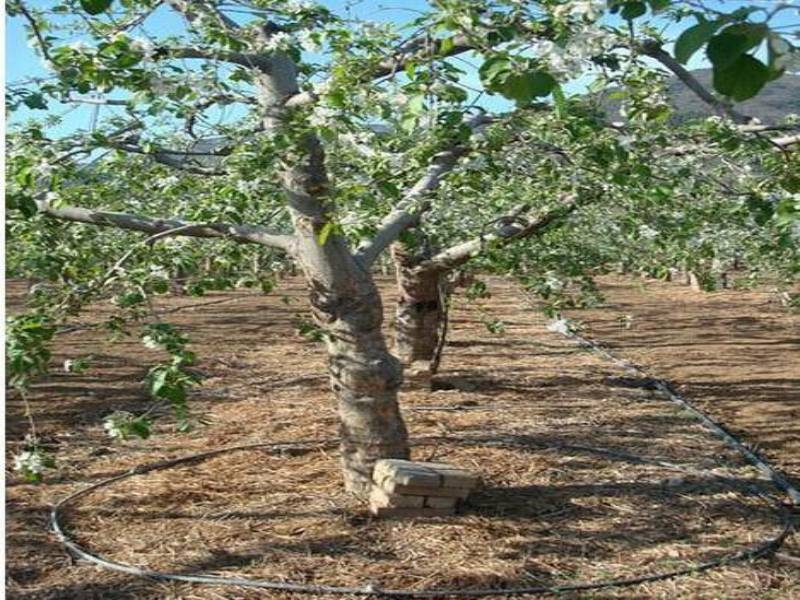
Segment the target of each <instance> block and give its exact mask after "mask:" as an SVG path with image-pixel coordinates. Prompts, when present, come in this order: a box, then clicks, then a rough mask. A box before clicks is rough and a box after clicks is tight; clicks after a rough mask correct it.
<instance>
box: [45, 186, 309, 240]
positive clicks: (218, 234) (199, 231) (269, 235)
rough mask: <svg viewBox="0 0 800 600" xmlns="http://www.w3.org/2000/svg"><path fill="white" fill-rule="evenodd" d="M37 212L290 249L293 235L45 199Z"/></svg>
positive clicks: (151, 231) (150, 231) (105, 224)
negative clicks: (96, 208)
mask: <svg viewBox="0 0 800 600" xmlns="http://www.w3.org/2000/svg"><path fill="white" fill-rule="evenodd" d="M36 204H37V206H38V208H39V212H41V213H43V214H46V215H47V216H49V217H53V218H56V219H61V220H63V221H74V222H76V223H88V224H91V225H99V226H101V227H117V228H119V229H128V230H132V231H141V232H144V233H147V234H150V235H151V236H154V235H158V234H162V233H163V234H165V235H166V234H168V235H181V236H188V237H196V238H228V239H231V240H234V241H236V242H242V243H251V244H260V245H262V246H269V247H271V248H279V249H281V250H284V251H286V252H289V253H291V252H292V249H293V245H294V236H291V235H284V234H279V233H273V232H270V231H268V230H266V229H263V228H261V227H257V226H254V225H239V224H233V223H197V224H194V223H190V222H187V221H184V220H181V219H157V218H153V217H146V216H141V215H134V214H130V213H120V212H110V211H104V210H95V209H91V208H84V207H81V206H62V207H59V208H54V207H53V206H50V204H48V203H47V202H46V201H45V200H43V199H40V200H37V202H36Z"/></svg>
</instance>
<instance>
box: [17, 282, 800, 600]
mask: <svg viewBox="0 0 800 600" xmlns="http://www.w3.org/2000/svg"><path fill="white" fill-rule="evenodd" d="M491 283H492V285H491V290H492V292H493V295H492V297H491V298H490V299H487V300H483V301H481V303H480V306H475V305H470V304H469V303H468V302H467V301H466V300H465V299H463V298H459V299H458V300H457V302H456V307H455V309H454V311H453V315H452V322H451V339H450V343H449V345H448V347H447V349H446V354H445V359H444V361H443V364H442V369H441V373H440V375H439V377H438V378H437V381H436V386H435V387H436V388H437V389H436V391H425V390H408V391H406V392H405V393H404V394H403V398H402V404H403V409H404V415H405V417H406V419H407V422H408V425H409V429H410V431H411V432H412V434H413V435H414V436H415V438H416V439H417V443H416V445H415V448H414V453H415V457H416V458H418V459H435V460H441V461H447V462H453V463H455V464H458V465H462V466H464V467H468V468H471V469H474V470H476V471H478V472H479V473H481V475H482V476H483V477H484V480H485V482H486V486H485V488H484V489H483V490H482V491H481V492H480V493H479V494H477V495H476V496H475V497H474V498H473V499H472V501H471V502H470V503H469V505H468V506H466V507H465V509H464V511H463V513H462V514H461V515H458V516H455V517H444V518H431V519H418V520H408V521H388V520H387V521H380V520H373V519H370V518H369V517H368V515H367V514H366V511H365V508H364V506H362V505H361V504H359V503H357V502H354V501H353V499H351V498H350V497H348V496H347V495H345V494H344V493H343V492H342V488H341V485H340V480H339V475H338V467H337V457H336V452H335V448H334V449H331V448H328V447H312V448H311V449H310V450H309V451H306V452H282V453H281V452H273V451H270V450H269V449H252V450H242V451H236V452H231V453H227V454H222V455H218V456H216V457H213V458H210V459H207V460H203V461H199V462H197V463H193V464H187V465H182V466H177V467H175V468H171V469H166V470H160V471H153V472H150V473H147V474H144V475H140V476H137V477H134V478H130V479H126V480H124V481H121V482H119V483H117V484H115V485H113V486H110V487H108V488H104V489H102V490H99V491H97V492H96V493H93V494H91V495H89V496H87V497H85V498H83V499H81V500H80V501H78V502H77V503H76V504H75V506H74V507H73V508H71V509H70V510H69V511H68V514H67V519H68V524H69V528H70V530H71V531H72V532H73V534H74V536H75V538H76V539H77V540H78V541H79V542H81V543H82V544H84V545H85V546H86V547H88V548H90V549H92V550H93V551H95V552H98V553H101V554H103V555H105V556H107V557H109V558H111V559H113V560H117V561H120V562H127V563H130V564H134V565H138V566H141V567H146V568H151V569H160V570H165V571H173V572H179V573H195V572H205V573H213V574H218V575H228V576H242V577H251V578H266V579H273V580H283V581H292V582H301V583H310V584H328V585H342V586H352V585H357V586H363V585H366V584H368V583H373V584H374V585H376V586H378V587H382V588H406V589H410V590H426V589H433V588H458V589H464V588H501V587H517V586H532V585H542V584H544V585H558V584H561V583H565V582H570V581H573V580H590V579H592V580H593V579H599V580H607V579H614V578H620V577H623V578H624V577H630V576H635V575H640V574H647V573H655V572H660V571H665V570H671V569H675V568H679V567H682V566H686V565H692V564H696V563H698V562H702V561H706V560H709V559H713V558H715V557H719V556H723V555H726V554H729V553H731V552H734V551H736V550H737V549H740V548H742V547H745V546H750V545H753V544H756V543H758V542H759V541H760V540H763V539H765V538H768V537H770V536H773V535H775V534H777V532H778V531H779V530H780V526H781V518H780V515H778V514H777V513H776V511H775V510H774V508H773V507H771V506H770V505H769V504H768V503H765V502H764V500H763V499H762V498H760V497H758V496H756V495H754V494H753V493H752V485H753V484H754V483H759V481H760V480H759V476H758V474H757V473H756V472H755V471H754V470H753V469H752V468H751V467H749V466H748V465H747V464H745V463H743V461H742V460H741V459H740V458H739V457H738V456H737V455H736V454H735V453H733V452H731V451H729V450H728V449H727V448H725V447H724V446H723V445H722V444H721V443H720V442H719V441H718V440H717V439H716V438H714V436H713V435H711V434H709V433H708V432H706V431H705V430H704V429H703V428H702V427H701V426H700V425H699V424H698V423H696V422H695V421H694V420H693V419H691V418H689V416H688V415H686V414H683V413H681V412H680V411H679V410H678V409H676V408H675V407H674V406H673V405H672V404H670V403H668V402H666V401H664V400H662V399H659V398H657V397H655V396H654V395H653V392H651V391H650V390H648V389H645V388H642V387H630V386H629V385H626V384H623V383H621V381H622V380H621V379H619V378H620V377H622V376H627V374H625V373H622V372H620V371H619V370H618V369H617V368H615V367H614V366H613V365H610V364H609V363H608V362H606V361H603V360H602V359H600V358H598V357H597V356H594V355H592V354H589V353H587V352H586V351H584V350H582V349H580V348H578V347H576V346H575V345H574V344H572V343H571V342H569V341H567V340H565V339H562V338H560V337H559V336H558V335H556V334H552V333H548V332H547V331H546V330H545V328H544V324H545V321H544V320H543V318H542V317H541V316H540V315H539V314H538V313H536V312H534V311H532V310H530V309H529V308H526V307H525V304H524V303H523V301H522V300H521V298H520V296H519V294H518V291H517V290H516V289H515V288H514V287H513V286H512V285H510V284H508V283H506V282H503V281H500V280H493V281H492V282H491ZM387 287H388V284H387ZM217 300H219V301H220V302H216V301H217ZM210 302H214V303H210ZM162 305H163V308H165V309H173V308H179V307H184V308H183V309H182V310H177V311H174V312H172V313H170V314H169V316H168V319H169V320H170V321H171V322H175V323H176V324H178V325H180V326H182V327H184V328H186V329H187V331H188V333H189V334H190V335H191V337H192V339H193V340H194V344H195V347H196V350H197V351H198V353H199V354H200V356H201V357H202V359H203V362H202V364H201V365H200V367H201V369H202V370H203V371H204V372H205V373H206V375H207V376H208V379H207V380H206V381H205V383H204V385H203V387H202V388H201V389H200V390H198V392H197V394H196V398H195V402H194V405H195V406H196V407H197V408H198V410H203V411H205V413H206V415H207V418H208V425H206V426H204V427H202V428H199V429H197V430H196V431H195V432H193V433H191V434H189V435H176V434H173V433H170V432H169V431H168V427H167V426H166V425H164V426H163V428H164V431H163V432H162V433H161V434H160V435H158V436H157V437H155V438H154V439H152V440H150V441H146V442H142V441H129V442H125V443H123V444H111V443H110V442H109V441H108V440H107V439H105V438H103V434H102V431H101V427H100V425H99V423H100V421H101V417H102V416H103V415H104V414H106V413H107V412H109V411H110V410H112V409H127V410H130V409H132V408H135V407H137V406H142V405H143V403H144V399H143V397H142V395H141V392H140V388H139V385H138V383H137V381H138V379H140V378H141V376H142V374H143V372H144V369H145V368H146V364H147V363H146V360H147V358H148V356H146V355H144V354H143V353H142V351H141V346H140V345H139V344H138V343H137V342H136V341H128V342H123V343H121V344H116V345H108V344H107V343H106V342H105V340H104V337H103V335H102V333H101V332H99V331H96V330H93V329H88V330H79V331H75V332H73V333H68V334H64V335H62V336H60V337H59V342H58V343H59V357H58V358H61V354H63V355H64V357H66V356H69V355H73V354H75V353H80V354H87V353H92V354H94V355H95V357H96V362H95V366H94V367H93V369H92V370H91V371H90V372H89V373H87V374H84V375H80V376H77V375H58V376H53V377H52V378H50V379H48V380H46V381H44V382H42V383H41V384H39V385H38V386H37V390H36V393H35V394H34V398H33V404H34V410H35V411H36V414H37V418H38V420H39V421H40V426H41V427H42V430H43V434H44V436H45V439H46V440H47V441H48V443H49V444H50V445H51V447H52V449H53V450H55V451H57V452H58V456H59V459H60V467H59V471H58V473H57V474H56V475H54V476H52V477H50V478H49V479H48V481H47V482H46V483H45V484H43V485H40V486H30V485H24V484H22V483H20V482H18V481H17V480H16V479H15V478H14V476H12V477H10V479H9V487H8V498H9V500H8V517H9V521H8V528H7V538H8V539H7V546H8V577H9V581H8V591H9V597H14V598H31V599H33V598H37V599H40V598H42V599H43V598H79V599H83V598H186V599H189V598H263V597H270V598H272V597H275V598H278V597H289V596H290V595H288V594H286V595H281V594H277V593H274V592H263V591H258V590H249V589H245V588H223V587H210V586H200V585H192V584H172V583H157V582H150V581H147V580H138V579H135V578H131V577H128V576H124V575H121V574H116V573H111V572H107V571H102V570H99V569H96V568H94V567H91V566H88V565H86V564H84V563H78V564H73V563H72V562H71V561H70V558H69V557H68V555H67V554H66V553H65V552H64V551H63V549H62V548H61V546H60V545H59V544H58V543H57V542H56V541H55V540H54V538H53V536H52V535H51V534H49V533H47V532H46V508H47V505H48V504H49V503H51V502H53V501H55V500H57V499H59V498H61V497H63V496H65V495H66V494H68V493H70V492H72V491H75V490H77V489H79V488H80V487H81V486H83V485H86V484H87V483H89V482H93V481H96V480H97V479H99V478H101V477H104V476H109V475H111V474H113V473H116V472H119V471H122V470H124V469H128V468H131V467H133V466H136V465H140V464H144V463H150V462H153V461H156V460H159V459H164V458H171V457H177V456H182V455H186V454H191V453H194V452H202V451H204V450H208V449H211V448H216V447H222V446H226V445H237V444H244V443H253V442H273V441H291V440H298V439H328V438H332V437H335V435H336V418H335V414H334V411H333V406H332V400H331V396H330V393H329V392H328V390H327V382H326V380H325V377H324V375H323V373H324V370H323V369H324V353H323V352H322V349H321V348H320V347H319V346H318V345H317V344H315V343H313V342H309V341H306V340H304V339H303V338H300V337H298V336H297V335H296V333H295V327H294V324H295V323H296V322H297V321H298V320H299V319H300V318H302V316H304V314H305V301H304V291H303V289H302V286H301V285H300V283H299V282H297V281H286V282H284V285H283V286H282V287H281V289H280V290H279V291H277V292H276V293H275V294H274V295H272V296H267V297H264V296H258V295H253V294H251V293H248V292H237V293H233V294H226V295H221V294H220V295H216V296H211V297H209V298H207V299H200V300H198V299H187V298H170V299H166V300H165V301H164V302H163V303H162ZM390 308H391V307H390V306H387V307H386V309H387V316H390V315H389V313H390ZM104 310H106V309H105V308H103V307H100V306H99V307H97V312H98V313H99V312H102V311H104ZM165 318H167V317H165ZM487 319H500V320H502V321H503V322H504V324H505V331H504V333H502V334H497V335H493V334H490V333H489V332H488V331H487V329H486V327H485V325H484V321H486V320H487ZM89 320H91V318H89ZM664 325H665V326H666V327H668V326H669V323H668V322H665V323H664ZM8 425H9V427H8V431H9V435H10V436H11V440H12V442H13V441H15V440H17V439H19V435H20V431H22V419H21V414H20V406H19V404H18V402H17V401H15V400H14V399H13V398H12V399H11V400H10V404H9V423H8ZM13 447H14V446H13V443H12V444H11V449H13ZM592 448H597V449H608V450H613V451H614V452H613V453H611V454H608V453H605V454H604V453H598V452H595V451H592ZM626 454H630V455H634V456H638V457H641V458H644V459H647V460H649V461H662V462H664V461H666V462H672V463H679V464H681V465H683V466H685V467H687V468H690V469H694V470H696V471H697V473H695V474H685V473H680V472H676V471H674V470H672V469H669V468H665V467H663V466H659V465H657V464H653V463H652V462H640V461H636V460H631V459H628V458H625V457H624V455H626ZM793 594H795V595H800V587H798V578H797V573H796V571H795V572H792V571H791V569H790V567H787V566H784V565H781V564H777V563H774V562H771V561H769V560H759V561H755V562H752V563H743V564H736V565H731V566H728V567H724V568H721V569H717V570H714V571H710V572H706V573H701V574H696V575H693V576H690V577H682V578H679V579H675V580H670V581H664V582H658V583H652V584H646V585H641V586H637V587H635V588H622V589H616V590H615V589H612V590H605V591H602V592H594V593H585V594H582V595H578V596H576V597H622V598H639V597H641V598H645V597H646V598H673V597H692V598H718V597H725V598H756V597H757V598H769V597H774V598H790V597H792V595H793Z"/></svg>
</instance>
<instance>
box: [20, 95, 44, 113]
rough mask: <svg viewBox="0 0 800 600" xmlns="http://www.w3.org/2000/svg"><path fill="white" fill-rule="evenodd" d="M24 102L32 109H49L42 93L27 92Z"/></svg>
mask: <svg viewBox="0 0 800 600" xmlns="http://www.w3.org/2000/svg"><path fill="white" fill-rule="evenodd" d="M22 103H23V104H24V105H25V106H27V107H28V108H30V109H32V110H36V109H39V110H46V109H47V102H45V100H44V96H42V95H41V94H27V95H26V96H25V97H24V98H23V99H22Z"/></svg>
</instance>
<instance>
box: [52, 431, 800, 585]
mask: <svg viewBox="0 0 800 600" xmlns="http://www.w3.org/2000/svg"><path fill="white" fill-rule="evenodd" d="M430 440H438V441H444V440H449V441H454V440H452V438H447V437H443V436H431V437H428V438H419V439H418V441H420V442H421V441H430ZM463 441H464V442H466V443H470V442H472V443H477V444H482V443H483V444H485V443H487V442H489V440H486V439H481V438H476V439H474V440H469V439H465V440H463ZM495 441H497V442H498V443H500V444H501V445H517V444H519V443H520V442H519V441H515V440H514V439H513V438H503V437H501V438H500V439H496V440H495ZM337 442H338V440H332V439H327V440H326V439H322V440H299V441H293V442H273V443H269V442H262V443H254V444H245V445H239V446H232V447H227V448H218V449H215V450H210V451H207V452H202V453H198V454H192V455H189V456H184V457H180V458H176V459H171V460H163V461H159V462H155V463H152V464H149V465H144V466H140V467H135V468H133V469H131V470H129V471H127V472H125V473H121V474H119V475H116V476H114V477H110V478H108V479H104V480H102V481H99V482H97V483H95V484H92V485H90V486H88V487H85V488H83V489H81V490H78V491H77V492H75V493H73V494H71V495H69V496H67V497H66V498H63V499H62V500H61V501H59V502H58V503H57V504H55V505H54V506H53V508H52V510H51V513H50V522H51V526H52V528H53V531H54V532H55V534H56V536H57V538H58V539H59V541H60V542H61V543H62V544H64V546H65V547H66V548H67V549H68V550H69V551H70V552H72V553H73V554H74V555H75V556H77V557H79V558H81V559H83V560H86V561H88V562H90V563H92V564H94V565H97V566H99V567H101V568H104V569H108V570H112V571H117V572H121V573H125V574H128V575H134V576H137V577H145V578H149V579H154V580H158V581H177V582H184V583H199V584H210V585H223V586H240V587H249V588H260V589H269V590H278V591H285V592H300V593H308V594H351V595H360V596H376V597H377V596H384V597H395V598H448V597H456V598H457V597H461V598H465V597H480V596H490V595H494V596H498V595H503V596H517V595H527V594H557V593H565V592H574V591H582V590H599V589H604V588H613V587H627V586H633V585H638V584H642V583H648V582H655V581H661V580H665V579H671V578H675V577H679V576H682V575H689V574H692V573H699V572H702V571H707V570H709V569H713V568H717V567H721V566H723V565H727V564H731V563H735V562H739V561H744V560H749V559H755V558H758V557H761V556H764V555H767V554H771V553H774V552H775V551H776V550H777V549H778V548H780V546H781V544H783V542H784V540H785V539H786V538H787V537H788V536H789V535H790V534H791V533H792V531H793V526H794V522H793V518H792V515H791V513H790V512H789V511H788V510H786V508H785V507H784V506H783V505H782V504H781V503H780V502H775V501H771V499H770V497H769V496H768V495H767V494H765V493H763V492H762V491H760V490H758V491H757V492H756V493H757V494H758V495H759V496H760V497H761V499H763V500H765V501H767V502H770V501H771V503H772V504H773V505H774V507H775V508H776V509H777V510H778V511H779V513H780V514H781V517H782V528H781V530H780V532H779V533H778V534H777V535H775V536H773V537H771V538H769V539H767V540H764V541H762V542H760V543H759V544H757V545H755V546H752V547H749V548H745V549H743V550H740V551H738V552H734V553H731V554H728V555H725V556H723V557H721V558H718V559H714V560H709V561H706V562H702V563H698V564H696V565H693V566H691V567H686V568H682V569H674V570H671V571H665V572H662V573H655V574H652V575H642V576H638V577H631V578H620V579H613V580H608V581H587V582H574V583H566V584H562V585H555V586H545V585H539V586H528V587H515V588H492V589H489V588H482V589H474V588H473V589H461V590H459V589H433V590H409V589H382V588H379V587H377V586H376V585H375V584H372V583H370V584H367V585H364V586H361V587H352V586H350V587H348V586H333V585H324V584H319V585H312V584H303V583H292V582H285V581H274V580H265V579H246V578H240V577H224V576H219V575H208V574H203V573H197V574H180V573H169V572H163V571H156V570H152V569H146V568H140V567H136V566H134V565H131V564H126V563H121V562H117V561H114V560H111V559H108V558H105V557H103V556H101V555H98V554H95V553H93V552H91V551H89V550H87V549H86V548H84V547H83V546H81V545H80V544H78V543H77V542H75V541H74V540H73V539H72V538H70V536H69V534H68V532H67V531H66V528H65V527H64V526H63V525H62V522H61V511H62V510H63V509H64V508H65V507H67V506H68V505H70V504H72V503H73V502H75V501H76V500H78V499H80V498H82V497H83V496H86V495H88V494H89V493H91V492H93V491H95V490H98V489H100V488H103V487H107V486H109V485H112V484H113V483H116V482H118V481H121V480H123V479H126V478H129V477H135V476H137V475H142V474H145V473H150V472H152V471H157V470H162V469H168V468H170V467H174V466H176V465H180V464H187V463H193V462H199V461H201V460H204V459H206V458H210V457H212V456H217V455H220V454H223V453H227V452H235V451H243V450H252V449H255V448H270V449H272V450H273V451H274V452H276V453H278V454H283V453H286V452H289V451H297V450H302V451H305V452H307V451H311V450H314V449H316V448H330V447H332V446H334V445H335V444H336V443H337ZM561 447H563V448H572V449H574V450H580V451H588V452H595V453H600V454H609V455H616V456H620V457H623V458H624V457H625V456H626V455H625V453H620V452H617V451H613V450H608V449H602V448H593V447H590V446H583V445H575V446H574V448H573V447H572V445H569V444H565V445H562V446H561ZM628 457H629V458H631V459H637V460H641V461H642V462H652V463H653V464H658V465H660V466H663V467H666V468H672V469H674V470H678V471H689V469H685V468H683V467H680V466H679V465H672V464H671V463H664V462H662V461H655V460H649V459H646V458H639V457H636V456H635V455H628ZM695 472H696V471H695ZM710 475H712V476H714V477H720V476H718V475H716V474H713V473H710Z"/></svg>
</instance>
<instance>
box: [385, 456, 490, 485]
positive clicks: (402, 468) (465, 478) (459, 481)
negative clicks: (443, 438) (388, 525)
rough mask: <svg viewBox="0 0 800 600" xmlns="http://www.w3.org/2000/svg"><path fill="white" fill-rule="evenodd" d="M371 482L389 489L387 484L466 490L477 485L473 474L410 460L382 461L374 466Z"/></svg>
mask: <svg viewBox="0 0 800 600" xmlns="http://www.w3.org/2000/svg"><path fill="white" fill-rule="evenodd" d="M372 478H373V481H374V482H375V483H377V484H378V485H381V486H383V487H384V489H387V490H388V489H389V488H388V487H387V482H389V481H393V482H394V484H395V485H400V486H404V487H406V488H431V489H433V488H439V487H446V488H468V489H472V488H474V487H475V486H477V485H478V483H479V481H480V478H479V477H478V475H476V474H475V473H470V472H469V471H466V470H465V469H459V468H458V467H455V466H453V465H448V464H445V463H426V462H416V461H411V460H397V459H384V460H379V461H378V462H377V463H376V464H375V469H374V471H373V474H372Z"/></svg>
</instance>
